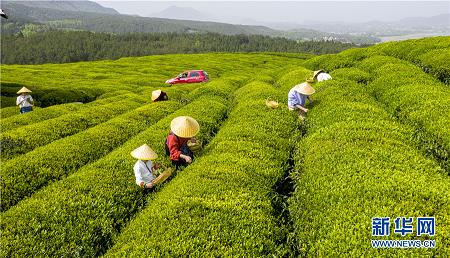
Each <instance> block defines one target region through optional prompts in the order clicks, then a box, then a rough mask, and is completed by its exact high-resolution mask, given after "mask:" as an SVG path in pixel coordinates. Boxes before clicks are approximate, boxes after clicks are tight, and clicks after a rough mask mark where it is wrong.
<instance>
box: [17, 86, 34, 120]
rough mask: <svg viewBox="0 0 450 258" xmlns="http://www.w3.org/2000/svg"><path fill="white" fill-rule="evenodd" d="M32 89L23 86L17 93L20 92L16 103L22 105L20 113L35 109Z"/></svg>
mask: <svg viewBox="0 0 450 258" xmlns="http://www.w3.org/2000/svg"><path fill="white" fill-rule="evenodd" d="M28 93H31V90H29V89H27V88H26V87H22V89H20V90H19V91H18V92H17V94H20V95H19V96H18V97H17V100H16V105H17V106H19V107H20V113H21V114H23V113H26V112H30V111H33V98H32V97H31V95H30V94H28Z"/></svg>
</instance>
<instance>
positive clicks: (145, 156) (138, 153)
mask: <svg viewBox="0 0 450 258" xmlns="http://www.w3.org/2000/svg"><path fill="white" fill-rule="evenodd" d="M131 156H133V158H136V159H140V160H152V159H156V158H157V157H158V155H157V154H156V153H155V152H154V151H153V150H152V149H151V148H150V146H148V145H147V144H144V145H142V146H141V147H139V148H137V149H135V150H133V151H132V152H131Z"/></svg>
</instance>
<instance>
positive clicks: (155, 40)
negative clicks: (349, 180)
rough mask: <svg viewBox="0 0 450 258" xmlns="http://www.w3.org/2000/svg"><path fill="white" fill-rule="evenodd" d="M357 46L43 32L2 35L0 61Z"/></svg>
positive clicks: (315, 50) (244, 37)
mask: <svg viewBox="0 0 450 258" xmlns="http://www.w3.org/2000/svg"><path fill="white" fill-rule="evenodd" d="M351 47H356V45H354V44H351V43H341V42H333V41H331V42H330V41H306V42H298V41H294V40H289V39H286V38H273V37H269V36H261V35H222V34H217V33H172V32H170V33H130V34H112V33H95V32H88V31H48V32H42V33H35V34H31V35H28V36H24V35H23V34H19V35H4V36H2V38H1V61H2V63H3V64H42V63H67V62H78V61H94V60H104V59H112V60H114V59H118V58H121V57H130V56H146V55H158V54H176V53H183V54H190V53H208V52H292V53H310V54H330V53H337V52H340V51H342V50H345V49H348V48H351Z"/></svg>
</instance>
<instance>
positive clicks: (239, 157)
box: [106, 82, 296, 257]
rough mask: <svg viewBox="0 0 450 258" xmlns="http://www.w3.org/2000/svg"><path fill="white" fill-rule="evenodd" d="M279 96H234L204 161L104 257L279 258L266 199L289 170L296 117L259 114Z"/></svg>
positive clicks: (277, 233)
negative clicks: (269, 102) (233, 103)
mask: <svg viewBox="0 0 450 258" xmlns="http://www.w3.org/2000/svg"><path fill="white" fill-rule="evenodd" d="M284 95H285V94H284V92H280V91H277V90H275V89H274V88H273V87H272V86H271V85H269V84H266V83H261V82H253V83H250V84H248V85H246V86H245V87H243V88H241V89H239V90H238V91H237V92H236V106H235V107H234V109H233V110H232V112H231V113H230V115H229V117H228V120H227V121H226V123H225V124H224V126H222V127H221V129H220V131H219V132H218V134H217V136H216V137H215V138H214V140H213V141H211V143H210V145H209V147H208V149H207V150H206V154H205V155H204V156H202V157H201V158H200V159H199V160H198V161H196V162H195V163H194V164H193V165H191V166H189V167H188V168H186V169H185V170H184V171H183V172H182V173H180V174H179V175H177V177H176V178H175V179H174V180H173V181H171V182H170V183H168V184H167V186H166V187H165V188H164V189H163V190H162V191H161V192H159V193H157V195H156V196H154V197H152V198H151V199H149V204H148V205H147V207H146V208H145V209H144V210H143V211H142V212H141V213H140V214H139V215H138V216H136V218H135V219H134V220H133V222H131V223H130V225H129V226H128V227H127V228H126V229H125V230H124V232H123V233H122V234H121V235H120V237H119V238H118V241H117V243H116V244H115V245H114V246H113V247H112V248H111V249H110V250H109V252H108V253H107V255H106V257H124V256H129V257H134V256H148V257H164V256H173V257H180V256H181V257H184V256H191V257H265V256H271V257H272V256H277V255H279V256H282V255H283V254H285V250H284V249H283V246H282V245H280V242H281V241H282V239H283V237H284V234H283V232H282V229H281V227H280V225H279V224H278V222H277V218H276V216H275V211H274V208H273V207H272V203H271V196H273V194H274V190H273V188H272V187H273V185H274V184H275V183H276V182H277V181H278V180H279V179H280V178H281V177H282V176H283V175H284V173H285V171H286V170H287V168H288V164H287V160H288V159H289V155H290V146H291V143H290V137H291V135H293V133H294V131H295V129H296V122H295V121H296V117H295V116H293V115H292V114H291V113H290V112H289V111H288V110H287V109H286V108H279V109H269V108H267V107H266V106H265V99H266V98H267V97H269V96H275V97H281V96H284ZM274 121H276V122H274Z"/></svg>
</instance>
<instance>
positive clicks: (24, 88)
mask: <svg viewBox="0 0 450 258" xmlns="http://www.w3.org/2000/svg"><path fill="white" fill-rule="evenodd" d="M30 92H31V90H29V89H27V88H26V87H22V89H20V90H19V91H18V92H17V94H20V93H30Z"/></svg>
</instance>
